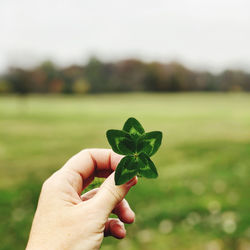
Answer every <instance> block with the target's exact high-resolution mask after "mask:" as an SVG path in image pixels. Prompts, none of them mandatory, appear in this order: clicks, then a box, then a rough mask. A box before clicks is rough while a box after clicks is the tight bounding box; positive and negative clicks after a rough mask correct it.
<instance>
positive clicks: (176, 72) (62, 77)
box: [0, 57, 250, 94]
mask: <svg viewBox="0 0 250 250" xmlns="http://www.w3.org/2000/svg"><path fill="white" fill-rule="evenodd" d="M132 91H140V92H142V91H150V92H180V91H250V73H247V72H244V71H241V70H225V71H223V72H221V73H220V74H212V73H211V72H207V71H194V70H190V69H188V68H187V67H185V66H184V65H182V64H180V63H177V62H172V63H167V64H164V63H159V62H151V63H146V62H143V61H140V60H136V59H128V60H121V61H118V62H112V63H111V62H109V63H108V62H102V61H100V60H99V59H97V58H94V57H93V58H90V60H89V61H88V63H86V64H85V65H72V66H68V67H65V68H59V67H57V66H56V65H55V64H53V63H52V62H50V61H46V62H43V63H42V64H40V65H39V66H37V67H34V68H32V69H22V68H18V67H12V68H10V69H9V70H8V72H7V73H6V74H4V75H2V76H0V93H19V94H28V93H65V94H71V93H72V94H73V93H78V94H83V93H105V92H132Z"/></svg>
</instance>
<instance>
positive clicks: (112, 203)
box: [94, 173, 138, 216]
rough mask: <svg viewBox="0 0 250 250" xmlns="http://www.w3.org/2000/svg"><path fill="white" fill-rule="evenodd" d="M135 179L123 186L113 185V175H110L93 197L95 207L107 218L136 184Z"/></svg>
mask: <svg viewBox="0 0 250 250" xmlns="http://www.w3.org/2000/svg"><path fill="white" fill-rule="evenodd" d="M137 181H138V179H137V177H134V178H132V179H131V180H130V181H128V182H127V183H125V184H123V185H119V186H117V185H115V180H114V173H112V174H111V175H110V176H109V177H108V178H107V179H106V180H105V181H104V182H103V183H102V185H101V186H100V188H99V191H98V193H97V194H96V195H95V196H94V200H95V205H96V206H97V207H99V208H101V209H102V211H105V213H107V216H109V214H110V213H111V212H112V210H113V209H114V208H115V207H116V205H117V204H118V203H120V202H121V201H122V200H123V199H124V197H125V195H126V194H127V193H128V191H129V190H130V188H131V187H132V186H134V185H135V184H136V183H137Z"/></svg>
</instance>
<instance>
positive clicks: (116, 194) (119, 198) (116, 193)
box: [104, 185, 123, 202]
mask: <svg viewBox="0 0 250 250" xmlns="http://www.w3.org/2000/svg"><path fill="white" fill-rule="evenodd" d="M104 188H105V189H106V190H107V191H108V192H109V193H110V194H111V195H112V196H113V197H114V198H115V200H116V202H120V201H122V199H123V195H122V194H121V193H120V192H119V191H118V190H117V189H113V188H112V187H110V186H109V185H105V186H104Z"/></svg>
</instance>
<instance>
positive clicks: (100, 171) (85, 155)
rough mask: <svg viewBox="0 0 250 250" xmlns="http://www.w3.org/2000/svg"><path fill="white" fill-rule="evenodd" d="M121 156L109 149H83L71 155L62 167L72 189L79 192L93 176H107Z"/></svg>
mask: <svg viewBox="0 0 250 250" xmlns="http://www.w3.org/2000/svg"><path fill="white" fill-rule="evenodd" d="M121 158H122V156H121V155H118V154H116V153H114V152H113V151H112V150H111V149H85V150H82V151H81V152H79V153H78V154H76V155H75V156H73V157H72V158H71V159H70V160H69V161H68V162H67V163H66V164H65V165H64V167H63V168H62V172H63V173H64V174H67V178H68V181H69V182H70V183H71V185H72V186H73V187H74V189H75V190H76V191H77V192H78V194H80V193H81V191H82V189H83V188H84V187H86V186H87V185H88V184H89V183H90V182H91V181H92V180H93V178H94V177H95V176H97V177H105V178H106V177H107V176H109V175H110V174H111V173H112V172H113V171H114V170H115V168H116V166H117V165H118V163H119V161H120V160H121Z"/></svg>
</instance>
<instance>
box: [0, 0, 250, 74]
mask: <svg viewBox="0 0 250 250" xmlns="http://www.w3.org/2000/svg"><path fill="white" fill-rule="evenodd" d="M249 45H250V1H249V0H188V1H187V0H174V1H173V0H172V1H169V0H126V1H119V0H106V1H101V0H36V1H34V0H22V1H20V0H0V72H4V71H5V70H6V69H7V68H8V67H9V66H11V65H15V66H21V67H30V66H34V65H35V64H38V63H39V62H41V61H44V60H48V59H50V60H53V61H54V62H55V63H57V64H58V65H60V66H66V65H69V64H73V63H86V61H87V60H88V58H89V57H90V56H97V57H99V58H100V59H102V60H104V61H116V60H120V59H123V58H131V57H133V58H139V59H142V60H145V61H154V60H157V61H161V62H169V61H179V62H181V63H184V64H185V65H186V66H188V67H190V68H192V69H198V70H199V69H200V70H203V69H208V70H211V71H215V72H219V71H221V70H223V69H225V68H236V69H243V70H248V71H250V46H249Z"/></svg>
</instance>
